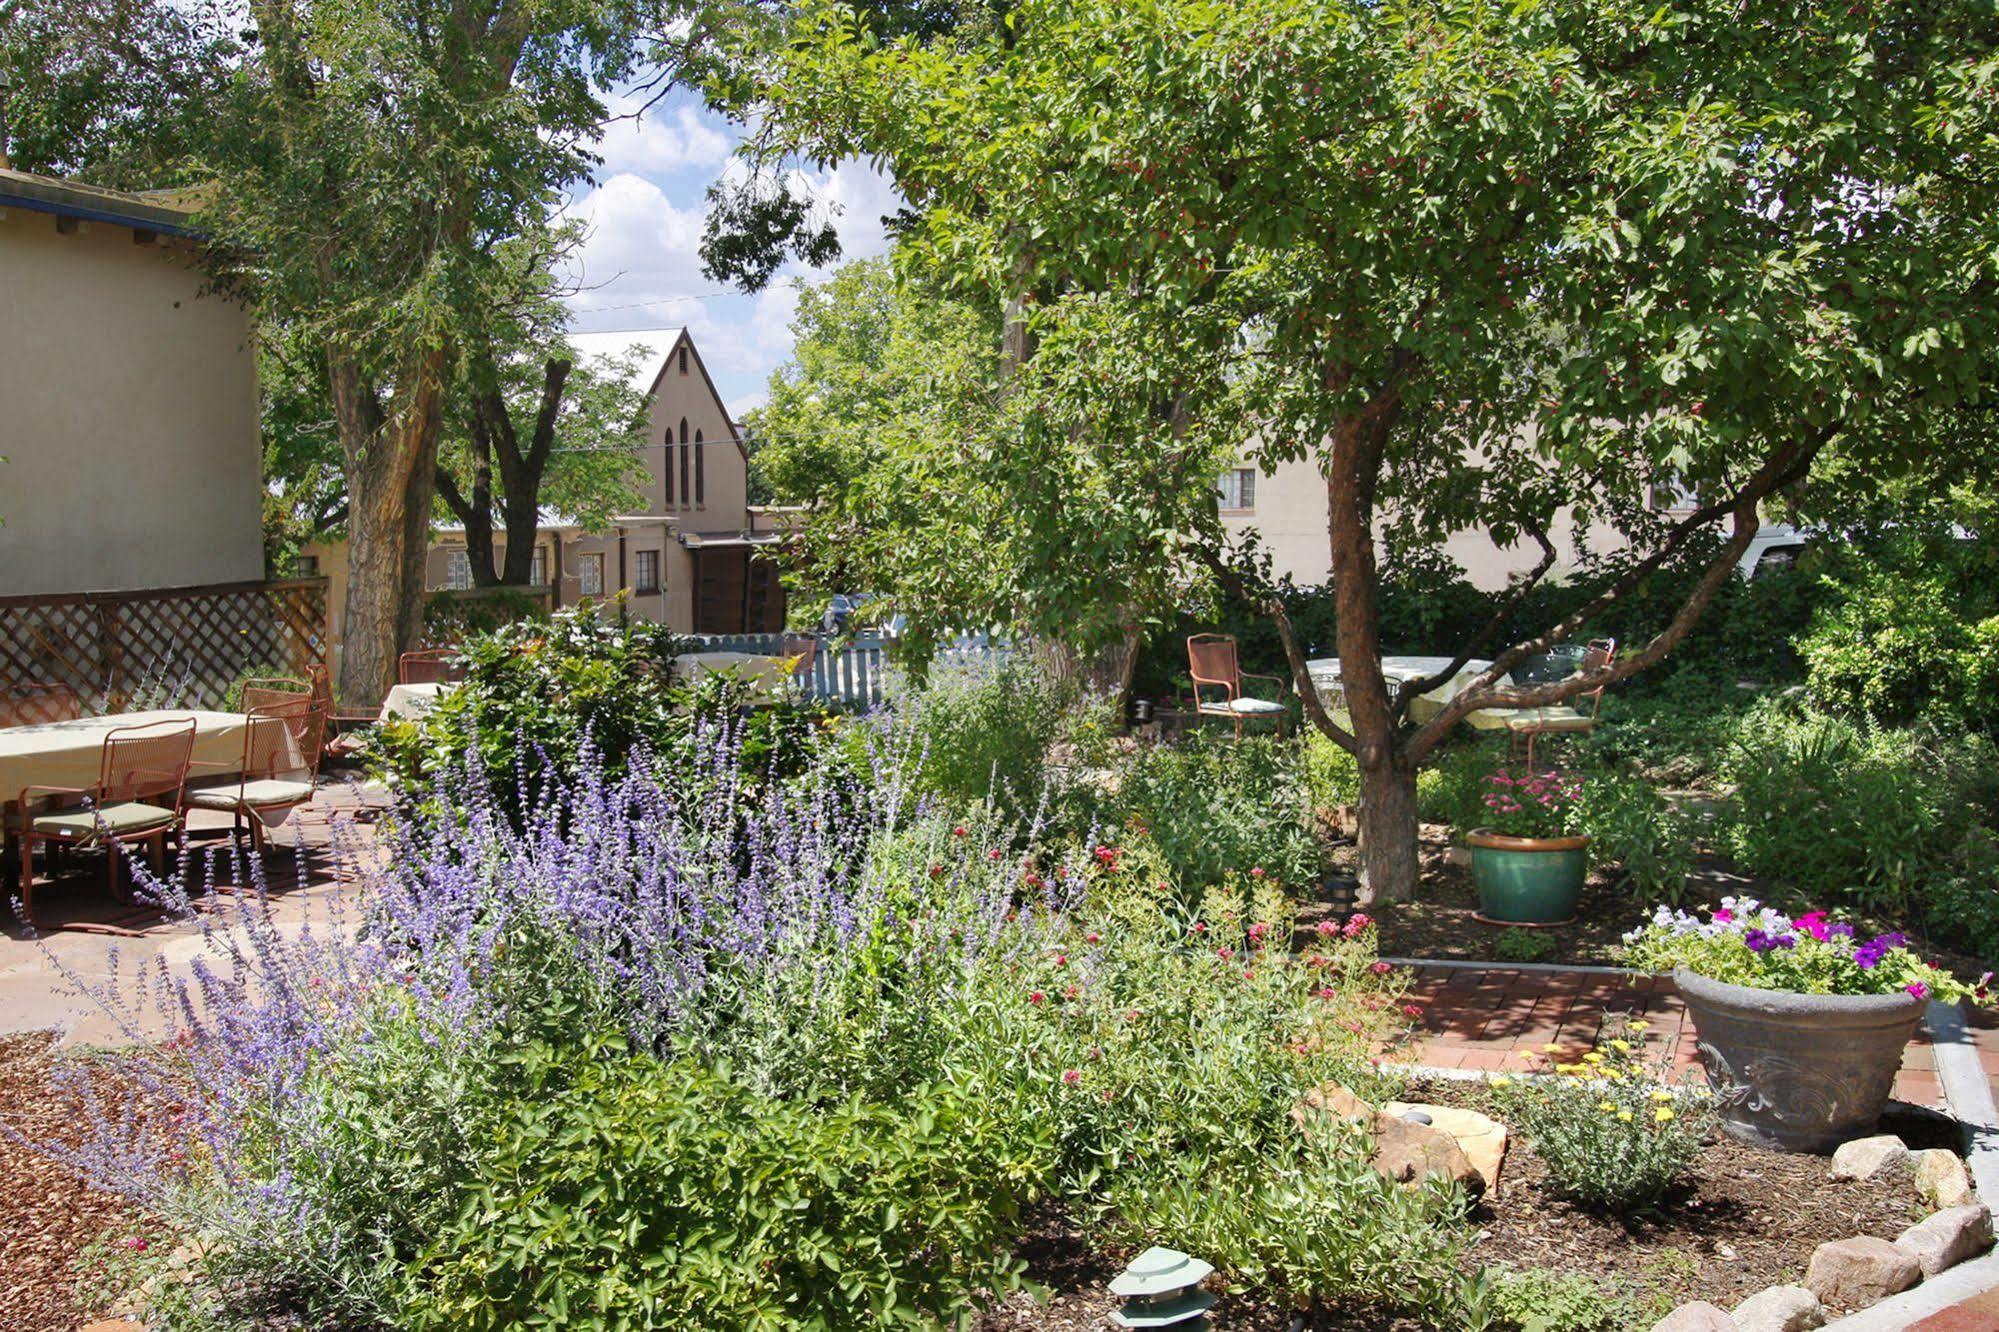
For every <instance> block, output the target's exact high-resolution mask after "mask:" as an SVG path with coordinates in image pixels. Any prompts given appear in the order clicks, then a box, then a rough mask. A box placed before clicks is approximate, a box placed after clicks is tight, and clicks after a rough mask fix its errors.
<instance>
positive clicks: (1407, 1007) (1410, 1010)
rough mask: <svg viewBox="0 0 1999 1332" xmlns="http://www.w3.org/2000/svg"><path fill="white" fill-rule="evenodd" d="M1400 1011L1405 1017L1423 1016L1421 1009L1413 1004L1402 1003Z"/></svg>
mask: <svg viewBox="0 0 1999 1332" xmlns="http://www.w3.org/2000/svg"><path fill="white" fill-rule="evenodd" d="M1402 1013H1403V1016H1405V1017H1412V1018H1419V1017H1422V1016H1423V1010H1422V1009H1420V1008H1418V1007H1416V1005H1414V1004H1404V1005H1402Z"/></svg>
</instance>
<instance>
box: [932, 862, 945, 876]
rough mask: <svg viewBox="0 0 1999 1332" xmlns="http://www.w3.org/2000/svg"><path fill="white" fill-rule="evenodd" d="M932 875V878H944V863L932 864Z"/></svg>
mask: <svg viewBox="0 0 1999 1332" xmlns="http://www.w3.org/2000/svg"><path fill="white" fill-rule="evenodd" d="M930 877H931V878H933V879H941V878H943V877H944V867H943V866H942V865H932V866H931V867H930Z"/></svg>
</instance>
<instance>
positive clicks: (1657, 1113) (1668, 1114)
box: [1652, 1105, 1673, 1124]
mask: <svg viewBox="0 0 1999 1332" xmlns="http://www.w3.org/2000/svg"><path fill="white" fill-rule="evenodd" d="M1672 1117H1673V1112H1672V1111H1671V1110H1669V1109H1667V1108H1666V1107H1665V1106H1663V1105H1662V1106H1660V1107H1659V1108H1658V1109H1657V1110H1654V1111H1653V1112H1652V1118H1654V1119H1656V1120H1658V1121H1659V1122H1660V1123H1661V1124H1664V1123H1666V1122H1668V1121H1669V1120H1671V1119H1672Z"/></svg>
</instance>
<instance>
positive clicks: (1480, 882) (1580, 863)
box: [1465, 829, 1589, 925]
mask: <svg viewBox="0 0 1999 1332" xmlns="http://www.w3.org/2000/svg"><path fill="white" fill-rule="evenodd" d="M1465 840H1466V841H1467V842H1468V843H1469V844H1470V846H1471V877H1472V882H1473V883H1474V884H1475V885H1477V887H1478V918H1479V919H1480V920H1482V921H1485V922H1487V923H1488V924H1492V925H1565V924H1567V923H1568V922H1569V921H1572V920H1574V919H1575V918H1576V903H1577V902H1578V901H1580V900H1581V899H1582V895H1583V878H1584V876H1585V875H1587V874H1588V873H1589V838H1587V837H1502V836H1500V835H1499V834H1498V833H1494V832H1486V831H1484V830H1483V829H1478V830H1475V831H1473V833H1472V834H1471V836H1470V837H1468V838H1466V839H1465Z"/></svg>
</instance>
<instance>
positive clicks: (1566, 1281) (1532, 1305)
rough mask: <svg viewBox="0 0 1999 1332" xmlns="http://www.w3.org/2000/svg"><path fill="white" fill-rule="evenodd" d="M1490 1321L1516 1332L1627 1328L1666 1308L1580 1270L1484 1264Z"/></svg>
mask: <svg viewBox="0 0 1999 1332" xmlns="http://www.w3.org/2000/svg"><path fill="white" fill-rule="evenodd" d="M1487 1275H1488V1279H1489V1281H1490V1309H1491V1313H1492V1316H1493V1323H1494V1324H1496V1325H1498V1326H1502V1327H1507V1328H1517V1329H1518V1330H1519V1332H1625V1329H1627V1328H1634V1327H1643V1326H1645V1325H1646V1324H1648V1323H1650V1322H1652V1321H1653V1320H1654V1319H1656V1318H1658V1317H1660V1316H1661V1315H1662V1314H1664V1313H1665V1312H1666V1310H1665V1309H1664V1308H1661V1307H1658V1305H1659V1301H1656V1300H1652V1301H1648V1300H1642V1299H1638V1298H1635V1297H1633V1296H1630V1295H1623V1294H1616V1293H1613V1292H1611V1291H1607V1290H1605V1289H1604V1287H1603V1285H1602V1284H1601V1283H1600V1282H1599V1281H1598V1280H1597V1279H1596V1278H1595V1277H1592V1276H1588V1275H1585V1274H1584V1273H1581V1272H1551V1271H1548V1270H1546V1269H1544V1268H1537V1267H1530V1268H1510V1267H1501V1268H1496V1269H1493V1268H1488V1269H1487Z"/></svg>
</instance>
